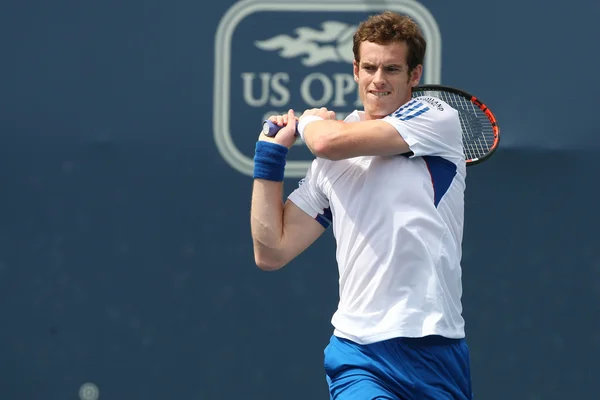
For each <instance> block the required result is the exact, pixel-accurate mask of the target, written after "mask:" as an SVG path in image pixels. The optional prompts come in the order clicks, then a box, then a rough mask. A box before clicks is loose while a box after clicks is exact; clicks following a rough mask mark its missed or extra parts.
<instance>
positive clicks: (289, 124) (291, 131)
mask: <svg viewBox="0 0 600 400" xmlns="http://www.w3.org/2000/svg"><path fill="white" fill-rule="evenodd" d="M269 121H271V122H273V123H275V124H277V126H282V127H283V128H281V129H280V130H279V132H277V134H276V135H275V136H274V137H269V136H266V135H263V134H262V132H261V134H260V136H259V137H258V140H260V141H263V142H273V143H277V144H280V145H282V146H285V147H287V148H288V149H289V148H291V147H292V146H293V145H294V143H295V142H296V139H297V137H296V124H297V123H298V118H297V117H296V116H295V115H294V110H291V109H290V110H289V111H288V113H287V114H283V115H273V116H271V117H269Z"/></svg>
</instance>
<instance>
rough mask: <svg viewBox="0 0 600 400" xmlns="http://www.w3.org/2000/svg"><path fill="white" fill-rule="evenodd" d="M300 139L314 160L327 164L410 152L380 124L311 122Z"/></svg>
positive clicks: (391, 130)
mask: <svg viewBox="0 0 600 400" xmlns="http://www.w3.org/2000/svg"><path fill="white" fill-rule="evenodd" d="M303 135H304V138H303V139H304V142H305V143H306V146H307V147H308V148H309V149H310V151H311V152H312V153H313V154H314V155H315V156H317V157H321V158H326V159H329V160H342V159H346V158H352V157H358V156H389V155H395V154H404V153H408V152H410V148H409V146H408V144H407V143H406V141H404V139H403V138H402V136H401V135H400V134H399V133H398V130H397V129H396V128H395V127H394V126H392V125H391V124H389V123H388V122H385V121H382V120H371V121H361V122H351V123H346V122H342V121H336V120H321V121H314V122H311V123H309V124H308V125H307V126H306V128H305V129H304V132H303Z"/></svg>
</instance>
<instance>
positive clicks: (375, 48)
mask: <svg viewBox="0 0 600 400" xmlns="http://www.w3.org/2000/svg"><path fill="white" fill-rule="evenodd" d="M359 51H360V64H357V62H356V61H354V79H355V80H356V82H358V90H359V96H360V99H361V101H362V103H363V106H364V108H365V116H366V118H367V119H376V118H383V117H385V116H387V115H389V114H391V113H392V112H394V111H396V110H397V109H398V108H399V107H400V106H401V105H403V104H405V103H406V102H408V101H409V100H410V99H411V88H412V87H414V86H416V85H417V84H418V83H419V80H420V79H421V73H422V71H423V67H422V66H421V65H419V66H417V67H416V68H415V69H414V70H413V71H412V72H411V73H410V74H409V73H408V64H407V63H406V56H407V53H408V46H407V45H406V43H405V42H395V43H390V44H385V45H381V44H376V43H373V42H362V43H361V45H360V50H359Z"/></svg>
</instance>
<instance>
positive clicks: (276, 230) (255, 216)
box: [250, 179, 283, 259]
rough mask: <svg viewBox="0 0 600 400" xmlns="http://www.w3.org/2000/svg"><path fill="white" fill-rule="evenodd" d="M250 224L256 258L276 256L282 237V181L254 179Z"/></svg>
mask: <svg viewBox="0 0 600 400" xmlns="http://www.w3.org/2000/svg"><path fill="white" fill-rule="evenodd" d="M250 224H251V229H252V239H253V242H254V253H255V256H256V258H257V259H262V258H271V259H272V258H278V253H279V249H280V248H281V241H282V237H283V183H281V182H272V181H267V180H263V179H255V180H254V184H253V189H252V205H251V212H250Z"/></svg>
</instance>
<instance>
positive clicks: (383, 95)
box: [369, 90, 391, 97]
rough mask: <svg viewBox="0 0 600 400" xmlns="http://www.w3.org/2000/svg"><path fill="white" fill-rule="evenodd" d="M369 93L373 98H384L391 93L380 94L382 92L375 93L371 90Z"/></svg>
mask: <svg viewBox="0 0 600 400" xmlns="http://www.w3.org/2000/svg"><path fill="white" fill-rule="evenodd" d="M369 93H371V94H372V95H374V96H377V97H385V96H388V95H390V94H391V92H382V91H375V90H371V91H369Z"/></svg>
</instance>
